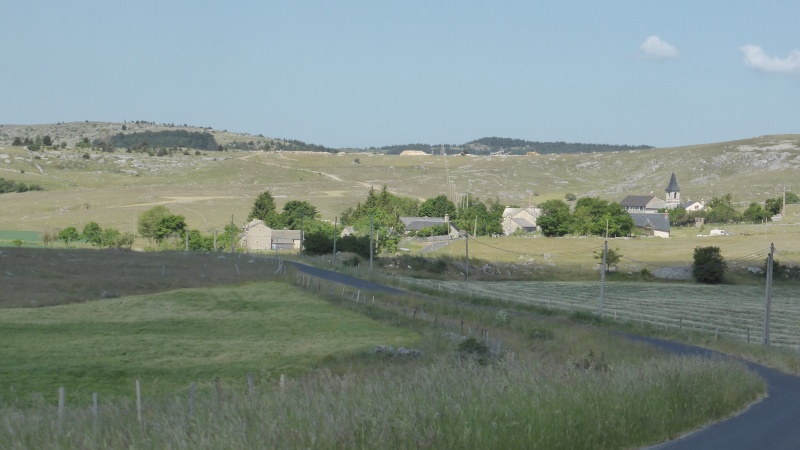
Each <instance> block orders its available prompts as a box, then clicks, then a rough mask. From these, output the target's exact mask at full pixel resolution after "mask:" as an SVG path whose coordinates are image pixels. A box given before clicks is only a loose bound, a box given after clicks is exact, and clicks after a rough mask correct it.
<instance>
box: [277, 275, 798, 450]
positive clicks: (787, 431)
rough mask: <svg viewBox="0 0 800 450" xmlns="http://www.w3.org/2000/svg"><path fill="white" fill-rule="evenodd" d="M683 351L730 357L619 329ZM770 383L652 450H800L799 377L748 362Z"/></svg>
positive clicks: (357, 283)
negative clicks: (736, 407)
mask: <svg viewBox="0 0 800 450" xmlns="http://www.w3.org/2000/svg"><path fill="white" fill-rule="evenodd" d="M291 264H292V265H294V266H295V267H296V268H297V270H299V271H301V272H303V273H306V274H308V275H312V276H315V277H319V278H323V279H326V280H330V281H334V282H338V283H342V284H346V285H349V286H353V287H356V288H358V289H364V290H369V291H376V292H387V293H391V294H403V293H405V292H404V291H402V290H400V289H396V288H393V287H389V286H384V285H381V284H378V283H373V282H370V281H365V280H361V279H359V278H355V277H351V276H348V275H344V274H341V273H338V272H334V271H331V270H325V269H319V268H316V267H312V266H308V265H305V264H300V263H291ZM619 334H620V335H622V336H626V337H628V338H629V339H634V340H638V341H642V342H646V343H648V344H651V345H654V346H656V347H659V348H661V349H664V350H666V351H669V352H672V353H675V354H679V355H700V356H704V357H712V356H715V355H716V356H726V355H724V354H722V353H719V352H716V351H714V350H709V349H706V348H702V347H696V346H693V345H687V344H681V343H678V342H671V341H665V340H662V339H656V338H650V337H643V336H636V335H631V334H627V333H619ZM743 362H744V363H745V364H746V365H747V366H748V367H749V368H750V369H752V370H753V371H755V372H756V373H758V374H759V375H760V376H761V377H762V378H763V379H764V380H765V381H766V383H767V397H766V398H764V399H763V400H762V401H760V402H758V403H756V404H754V405H751V406H750V407H749V408H747V410H745V411H744V412H742V413H741V414H739V415H737V416H735V417H732V418H730V419H728V420H725V421H722V422H718V423H715V424H713V425H709V426H707V427H705V428H702V429H700V430H698V431H695V432H693V433H691V434H688V435H686V436H683V437H681V438H678V439H675V440H672V441H669V442H665V443H662V444H659V445H656V446H654V447H650V450H705V449H714V450H716V449H724V450H754V449H758V450H783V449H786V450H797V449H800V378H798V377H795V376H792V375H787V374H785V373H782V372H779V371H777V370H774V369H770V368H768V367H764V366H761V365H759V364H755V363H751V362H747V361H743Z"/></svg>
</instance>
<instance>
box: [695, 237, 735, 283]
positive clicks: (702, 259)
mask: <svg viewBox="0 0 800 450" xmlns="http://www.w3.org/2000/svg"><path fill="white" fill-rule="evenodd" d="M727 268H728V265H727V264H726V263H725V260H724V259H723V258H722V252H721V251H720V249H719V247H713V246H709V247H695V249H694V262H693V263H692V276H694V278H695V279H696V280H697V281H699V282H701V283H711V284H715V283H721V282H722V277H723V275H725V270H726V269H727Z"/></svg>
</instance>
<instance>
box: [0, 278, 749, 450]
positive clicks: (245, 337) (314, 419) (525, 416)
mask: <svg viewBox="0 0 800 450" xmlns="http://www.w3.org/2000/svg"><path fill="white" fill-rule="evenodd" d="M287 281H288V283H287ZM297 281H300V283H297ZM290 284H296V286H291V285H290ZM300 286H302V287H303V288H301V287H300ZM343 291H344V289H343ZM376 297H377V298H376V299H375V300H372V299H371V298H370V299H369V300H365V299H362V301H360V302H356V301H355V300H353V296H352V295H351V293H350V291H349V290H348V292H347V293H345V294H340V287H338V286H337V285H334V284H330V283H327V282H325V281H322V280H304V279H302V278H301V279H299V280H296V279H295V277H294V275H292V274H289V275H288V276H287V279H286V280H285V281H283V282H281V281H270V282H260V283H246V284H241V285H228V286H220V287H206V288H194V289H182V290H177V291H170V292H165V293H160V294H150V295H139V296H131V297H122V298H115V299H103V300H95V301H89V302H83V303H71V304H67V305H61V306H52V307H47V308H16V309H7V310H5V312H4V314H3V315H2V322H0V330H2V332H3V335H4V336H12V340H11V341H7V340H4V343H3V346H2V347H0V353H2V354H1V355H0V356H2V358H3V360H4V361H6V362H9V363H8V364H6V365H4V369H3V371H4V373H2V376H0V380H4V381H3V383H2V385H0V392H2V395H0V417H2V419H0V425H1V426H0V446H2V447H3V448H12V449H14V448H31V447H38V448H41V447H54V446H57V447H59V448H108V447H112V448H119V447H134V448H138V447H158V448H219V447H229V448H230V447H233V448H276V447H279V448H330V447H331V446H334V447H356V448H384V447H385V445H386V443H387V442H391V443H392V446H393V447H394V448H476V447H479V448H487V447H491V448H500V447H505V448H509V447H526V448H548V449H550V448H570V449H581V448H585V449H596V448H631V447H641V446H644V445H650V444H654V443H657V442H660V441H663V440H666V439H669V438H672V437H675V436H677V435H680V434H681V433H683V432H685V431H687V430H691V429H694V428H696V427H698V426H700V425H702V424H704V423H707V422H708V421H713V420H718V419H721V418H724V417H727V416H729V415H731V414H734V413H735V412H736V411H738V410H740V409H741V408H742V407H744V406H745V405H747V404H749V403H751V402H753V401H756V400H758V399H759V398H760V396H762V395H763V393H764V389H765V387H764V385H763V383H762V382H761V381H760V380H759V379H758V377H757V376H755V375H754V374H752V373H751V372H749V371H748V370H746V369H745V368H744V366H742V365H740V364H738V363H735V362H732V361H726V360H702V359H698V358H682V357H673V356H667V355H664V354H662V353H661V352H659V351H657V350H655V349H653V348H652V347H649V346H647V345H644V344H642V343H639V342H633V341H629V340H627V339H625V338H623V337H620V336H615V335H612V334H609V333H607V332H605V331H603V330H602V329H598V328H595V327H589V326H585V325H582V324H580V323H576V322H573V321H571V320H569V319H567V318H564V317H559V316H538V315H534V314H530V313H527V312H524V311H516V310H514V309H513V308H512V309H507V310H498V309H497V308H495V307H487V305H485V304H484V305H474V304H472V303H470V302H463V301H461V300H459V299H444V298H442V299H438V300H436V299H433V298H430V297H420V296H415V295H406V296H400V297H391V296H385V295H376ZM370 318H371V319H370ZM465 323H466V328H465V325H464V324H465ZM462 333H464V334H465V335H462ZM376 344H382V345H392V346H394V347H397V346H400V345H406V346H413V348H415V349H419V350H420V351H421V353H420V356H418V357H414V356H391V354H388V353H372V352H371V351H370V350H371V349H372V348H373V347H374V346H375V345H376ZM66 355H69V356H66ZM247 373H251V374H253V375H254V378H255V385H254V387H253V388H252V389H251V388H249V387H248V385H247V383H246V374H247ZM280 373H286V374H288V376H287V377H286V379H285V383H280V382H279V381H278V374H280ZM216 377H219V382H216V381H213V380H215V379H216ZM135 379H139V380H141V382H142V414H141V417H140V416H139V413H138V408H137V403H136V400H135V394H134V386H133V385H134V380H135ZM6 380H9V381H10V382H8V381H6ZM192 382H196V394H195V393H193V391H192V389H190V387H189V385H190V383H192ZM60 386H64V387H65V389H66V392H67V401H66V405H65V407H64V410H63V411H62V412H59V409H58V408H57V406H56V403H57V402H56V390H57V388H58V387H60ZM90 392H100V402H99V406H98V408H97V410H96V412H95V410H93V408H92V407H91V397H90Z"/></svg>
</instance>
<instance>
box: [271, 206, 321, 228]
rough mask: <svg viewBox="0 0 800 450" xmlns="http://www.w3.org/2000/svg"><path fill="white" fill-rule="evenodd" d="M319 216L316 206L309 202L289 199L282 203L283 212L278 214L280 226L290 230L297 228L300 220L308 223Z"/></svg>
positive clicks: (305, 223)
mask: <svg viewBox="0 0 800 450" xmlns="http://www.w3.org/2000/svg"><path fill="white" fill-rule="evenodd" d="M317 218H319V212H317V208H316V207H315V206H314V205H312V204H311V203H309V202H306V201H300V200H290V201H288V202H286V204H285V205H283V212H282V213H281V214H280V217H279V221H280V222H281V225H282V227H286V228H288V229H290V230H299V229H300V222H301V221H302V222H303V223H304V225H308V224H309V223H311V221H313V220H315V219H317Z"/></svg>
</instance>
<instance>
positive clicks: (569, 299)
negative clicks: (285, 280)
mask: <svg viewBox="0 0 800 450" xmlns="http://www.w3.org/2000/svg"><path fill="white" fill-rule="evenodd" d="M404 282H406V283H411V284H412V285H416V286H425V287H428V288H430V289H434V290H438V291H443V292H448V293H449V292H458V293H462V294H465V295H474V296H480V297H486V298H492V299H497V300H509V301H514V302H520V303H523V304H532V305H538V306H543V307H546V308H552V309H556V310H562V311H570V312H574V311H584V312H590V313H599V311H600V282H599V281H598V282H574V281H573V282H547V281H535V282H520V281H511V282H503V281H498V282H486V281H478V282H471V283H469V285H466V284H465V283H464V282H454V281H434V280H422V279H409V278H405V279H404ZM603 298H604V302H603V310H604V314H605V317H607V318H610V319H614V320H617V321H620V322H627V321H630V322H636V323H646V324H649V325H653V326H654V327H657V328H658V327H660V328H665V329H666V328H669V329H672V330H681V329H682V330H687V331H689V330H691V331H697V332H704V333H708V334H712V335H718V336H725V337H728V338H731V339H734V340H739V341H747V339H748V336H749V339H750V342H751V343H752V344H758V345H760V344H761V343H762V341H763V336H764V333H763V331H764V328H763V324H764V303H765V288H764V287H763V286H754V285H719V286H714V285H702V284H694V283H691V284H687V283H631V282H607V283H606V284H605V290H604V295H603ZM770 311H771V313H770V342H771V343H772V344H773V345H779V346H789V347H791V348H800V324H798V318H800V290H798V288H797V286H795V285H791V286H789V285H784V286H781V285H776V286H774V287H773V291H772V302H771V309H770Z"/></svg>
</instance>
